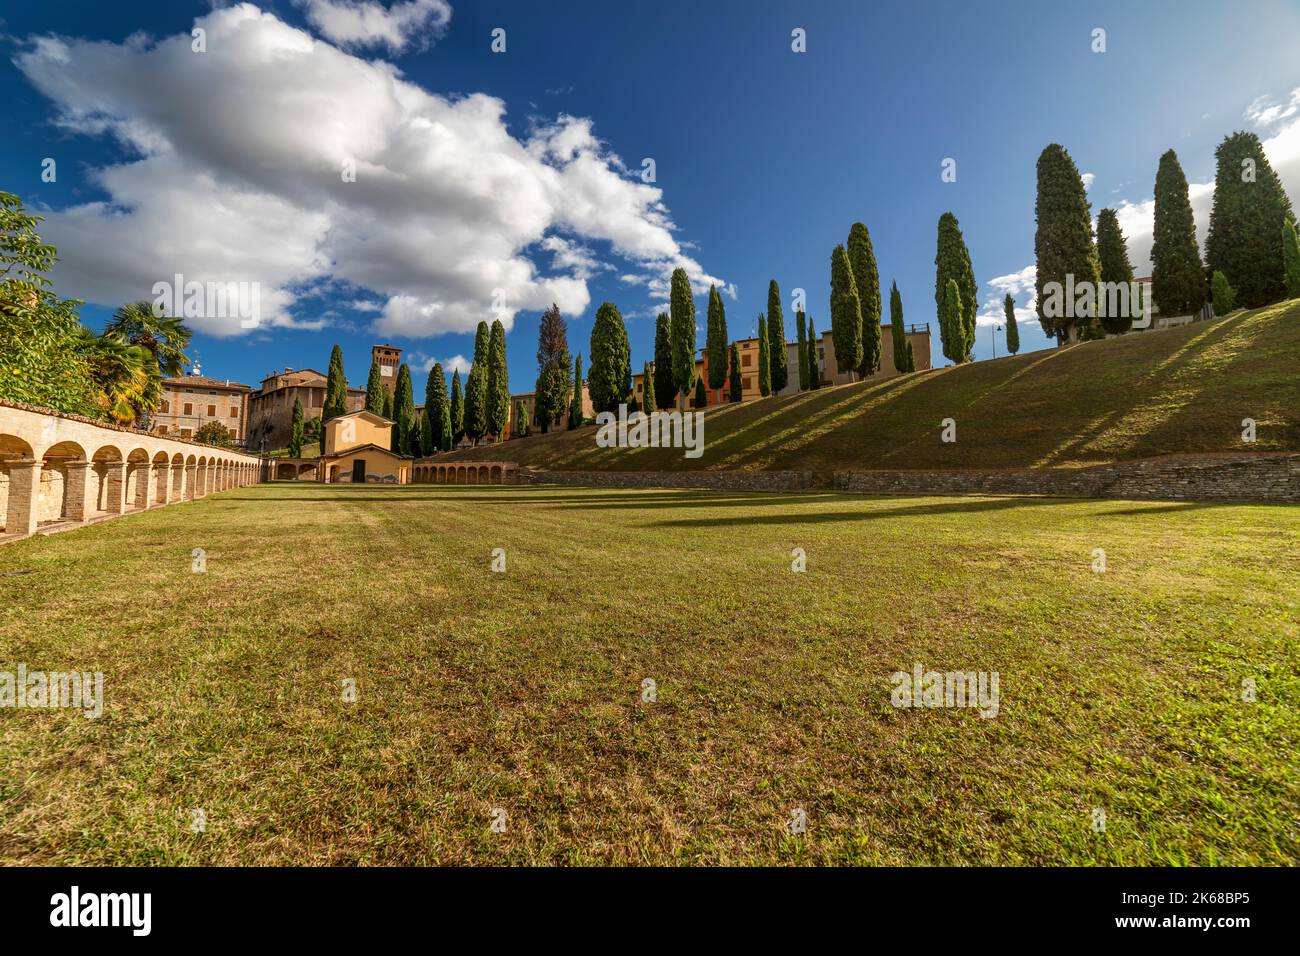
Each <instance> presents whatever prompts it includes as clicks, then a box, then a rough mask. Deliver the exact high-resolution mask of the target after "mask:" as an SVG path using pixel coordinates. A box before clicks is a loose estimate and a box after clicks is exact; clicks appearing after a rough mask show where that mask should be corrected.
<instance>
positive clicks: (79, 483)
mask: <svg viewBox="0 0 1300 956" xmlns="http://www.w3.org/2000/svg"><path fill="white" fill-rule="evenodd" d="M89 468H90V463H89V462H88V461H87V460H86V450H85V449H84V448H83V447H81V445H80V444H78V443H77V442H75V441H61V442H59V443H58V444H55V445H51V446H50V447H49V448H47V449H45V455H44V456H43V465H42V469H41V476H40V477H41V487H40V495H39V497H38V502H37V512H38V513H37V516H36V518H37V521H38V522H40V521H58V520H64V521H84V520H86V472H87V470H88V469H89Z"/></svg>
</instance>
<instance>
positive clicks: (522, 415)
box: [515, 374, 568, 438]
mask: <svg viewBox="0 0 1300 956" xmlns="http://www.w3.org/2000/svg"><path fill="white" fill-rule="evenodd" d="M565 381H566V382H567V381H568V375H567V374H566V375H565ZM515 422H516V429H515V434H517V435H518V436H519V437H520V438H527V437H528V432H529V430H530V429H531V428H532V424H531V423H530V422H529V420H528V406H527V405H525V404H524V403H523V402H522V401H519V402H515Z"/></svg>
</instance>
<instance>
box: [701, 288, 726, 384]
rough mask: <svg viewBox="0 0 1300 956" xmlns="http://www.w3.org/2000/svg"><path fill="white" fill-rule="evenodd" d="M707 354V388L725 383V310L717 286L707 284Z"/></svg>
mask: <svg viewBox="0 0 1300 956" xmlns="http://www.w3.org/2000/svg"><path fill="white" fill-rule="evenodd" d="M705 354H706V355H707V356H708V360H709V361H708V365H709V388H722V386H723V385H725V384H727V312H726V310H725V309H724V308H723V307H722V296H721V295H719V294H718V287H717V286H712V285H711V286H709V326H708V336H707V338H706V339H705Z"/></svg>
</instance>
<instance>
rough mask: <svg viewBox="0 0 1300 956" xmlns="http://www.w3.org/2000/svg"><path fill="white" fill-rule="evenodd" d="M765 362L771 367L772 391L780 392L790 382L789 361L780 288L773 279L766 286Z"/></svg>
mask: <svg viewBox="0 0 1300 956" xmlns="http://www.w3.org/2000/svg"><path fill="white" fill-rule="evenodd" d="M767 339H768V341H767V361H768V364H769V365H770V366H771V377H772V391H773V392H774V393H778V392H780V391H781V390H782V389H783V388H785V386H786V384H787V383H788V382H789V381H790V367H789V366H790V360H789V357H788V355H787V354H786V347H785V316H784V314H783V313H782V312H781V287H780V286H778V285H777V284H776V280H775V279H773V280H772V281H771V282H769V283H768V284H767Z"/></svg>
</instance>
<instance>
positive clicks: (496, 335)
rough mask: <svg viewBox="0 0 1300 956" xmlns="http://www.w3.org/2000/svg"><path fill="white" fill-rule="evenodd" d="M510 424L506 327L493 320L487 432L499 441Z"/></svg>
mask: <svg viewBox="0 0 1300 956" xmlns="http://www.w3.org/2000/svg"><path fill="white" fill-rule="evenodd" d="M509 424H510V380H509V377H508V375H507V372H506V327H505V326H504V325H503V324H502V323H501V320H500V319H493V320H492V331H491V333H490V337H489V340H488V402H487V431H488V434H489V435H493V436H495V437H496V440H497V441H501V440H502V439H504V438H505V435H506V428H507V427H508V426H509Z"/></svg>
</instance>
